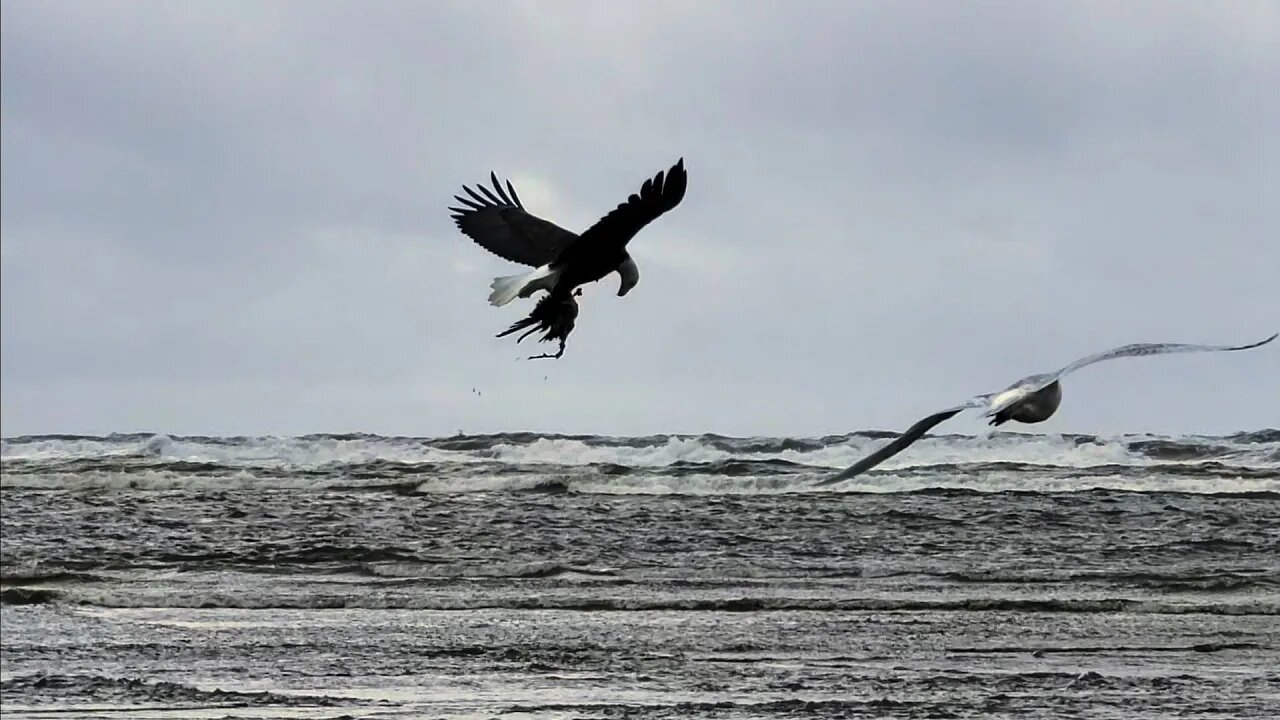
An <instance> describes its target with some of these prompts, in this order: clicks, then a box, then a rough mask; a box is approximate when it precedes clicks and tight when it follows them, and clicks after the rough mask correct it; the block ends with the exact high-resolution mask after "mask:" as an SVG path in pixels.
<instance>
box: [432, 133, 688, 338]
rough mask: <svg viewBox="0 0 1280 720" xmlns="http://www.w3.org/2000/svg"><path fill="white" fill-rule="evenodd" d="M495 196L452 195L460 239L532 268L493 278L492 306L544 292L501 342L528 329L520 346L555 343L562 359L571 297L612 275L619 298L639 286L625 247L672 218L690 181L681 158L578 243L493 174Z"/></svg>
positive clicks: (573, 310)
mask: <svg viewBox="0 0 1280 720" xmlns="http://www.w3.org/2000/svg"><path fill="white" fill-rule="evenodd" d="M489 179H490V181H491V182H492V183H493V189H492V190H490V189H489V188H487V187H485V186H484V185H477V186H476V187H477V188H478V190H479V192H477V191H476V190H473V189H471V188H470V187H468V186H466V185H464V186H463V187H462V189H463V190H464V191H465V192H466V194H467V196H469V197H463V196H461V195H455V196H454V198H455V199H456V200H457V201H458V202H459V203H460V205H461V207H450V208H449V210H450V211H452V213H453V215H452V217H453V220H454V222H456V223H457V225H458V229H459V230H461V231H462V233H463V234H464V235H466V236H467V237H469V238H471V239H472V240H474V241H475V242H476V244H477V245H479V246H480V247H482V248H484V249H486V250H488V251H489V252H491V253H493V254H495V255H497V256H498V257H501V258H504V259H506V260H510V261H512V262H518V263H521V264H524V265H531V266H533V268H534V269H533V270H532V271H530V272H527V273H522V274H518V275H508V276H505V277H499V278H495V279H494V281H493V283H492V284H491V285H490V289H491V290H492V292H491V293H490V294H489V303H490V304H492V305H494V306H499V307H500V306H502V305H506V304H507V303H509V302H511V301H512V300H514V299H516V298H517V297H529V296H531V295H533V294H534V293H536V292H537V291H539V290H543V291H546V293H547V296H546V297H545V298H543V299H542V300H541V301H539V303H538V304H537V306H535V307H534V310H533V312H531V313H530V314H529V316H528V317H526V318H525V319H524V320H521V321H520V322H518V323H516V324H514V325H512V326H511V327H510V328H508V329H507V330H505V331H503V332H502V333H500V334H499V335H498V337H503V336H505V335H508V334H511V333H513V332H515V331H517V330H520V329H523V328H531V329H530V330H529V332H526V333H524V334H523V335H521V336H520V338H518V339H517V342H519V341H520V340H523V339H524V338H525V337H527V336H528V335H529V334H531V333H533V332H539V331H541V332H542V333H543V337H542V338H541V339H540V342H547V341H550V340H559V341H560V351H559V352H557V353H556V354H555V355H539V356H535V357H556V358H558V357H560V356H561V355H562V354H563V353H564V343H565V340H566V339H567V338H568V336H569V333H570V332H572V330H573V326H574V322H575V321H576V319H577V315H578V302H577V300H576V299H575V292H574V291H575V289H577V288H579V287H580V286H582V285H585V284H587V283H591V282H595V281H597V280H600V279H602V278H604V277H605V276H606V275H608V274H609V273H613V272H616V273H618V275H619V276H620V278H621V283H620V285H619V287H618V296H619V297H621V296H623V295H626V294H627V293H628V292H629V291H630V290H631V288H633V287H635V285H636V283H637V282H639V281H640V270H639V268H638V267H637V266H636V262H635V260H633V259H632V258H631V254H630V253H628V252H627V243H628V242H630V241H631V238H633V237H635V235H636V233H638V232H640V230H641V228H643V227H644V226H645V225H648V224H649V223H651V222H653V221H654V220H656V219H657V218H658V217H659V216H661V215H662V214H664V213H666V212H668V211H670V210H671V209H673V208H674V207H675V206H676V205H679V204H680V201H681V200H683V199H684V193H685V188H686V186H687V184H688V175H687V174H686V173H685V169H684V158H680V160H679V161H678V162H676V164H675V165H673V166H672V167H671V168H670V169H669V170H666V171H662V172H659V173H658V174H657V175H655V176H654V177H652V178H650V179H648V180H645V182H644V184H643V185H641V187H640V192H639V193H635V194H632V195H631V196H630V197H629V198H627V200H626V201H625V202H623V203H622V204H620V205H618V207H616V208H615V209H614V210H613V211H611V212H610V213H609V214H607V215H605V216H604V217H602V218H600V219H599V220H597V221H596V223H595V224H594V225H592V226H591V227H589V228H587V229H586V230H585V231H583V233H582V234H581V235H579V234H577V233H574V232H571V231H569V230H566V229H564V228H562V227H560V226H559V225H556V224H555V223H552V222H550V221H548V220H544V219H542V218H540V217H538V216H536V215H533V214H531V213H529V212H528V211H527V210H525V207H524V204H523V203H522V202H521V201H520V197H519V196H518V195H517V194H516V189H515V187H513V186H512V184H511V181H510V180H508V181H507V183H506V187H505V188H504V187H503V184H502V183H501V182H499V181H498V176H497V174H495V173H492V172H491V173H489Z"/></svg>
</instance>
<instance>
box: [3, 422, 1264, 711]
mask: <svg viewBox="0 0 1280 720" xmlns="http://www.w3.org/2000/svg"><path fill="white" fill-rule="evenodd" d="M883 437H885V435H884V434H879V433H865V434H854V435H850V436H840V437H828V438H785V439H780V438H724V437H718V436H680V437H675V436H656V437H646V438H604V437H594V436H581V437H563V436H556V437H548V436H537V435H530V434H519V435H500V436H485V437H475V436H469V437H468V436H460V437H454V438H434V439H432V438H425V439H424V438H384V437H376V436H311V437H304V438H169V437H165V436H150V435H127V436H111V437H105V438H85V437H65V436H63V437H48V436H46V437H24V438H9V439H6V440H4V441H3V448H2V449H0V455H2V456H3V478H2V480H0V499H2V504H0V520H2V521H3V543H2V544H0V585H2V588H0V593H2V596H3V603H4V604H3V612H2V613H0V631H2V633H3V644H2V645H0V659H2V660H3V666H2V668H0V702H2V703H3V705H4V713H5V716H6V717H10V716H12V717H48V713H50V712H54V713H55V714H56V715H59V716H63V717H69V716H74V717H111V718H119V717H124V716H137V715H138V714H139V713H146V715H147V716H149V717H210V718H215V717H216V718H221V717H227V716H234V717H305V718H331V717H340V716H344V715H346V716H352V717H393V718H398V717H447V718H470V717H495V716H496V717H512V718H526V717H527V718H603V717H635V718H650V717H652V718H683V717H713V718H782V717H859V718H860V717H868V718H870V717H921V718H924V717H1008V718H1033V717H1041V718H1058V717H1115V718H1135V717H1150V718H1157V717H1158V718H1164V717H1170V716H1182V715H1192V716H1197V717H1205V718H1215V717H1218V718H1238V717H1270V716H1276V715H1277V714H1280V671H1277V670H1276V669H1275V668H1276V667H1280V431H1275V430H1266V431H1259V432H1253V433H1241V434H1238V435H1234V436H1230V437H1217V438H1203V437H1184V438H1163V437H1151V436H1130V437H1121V438H1093V437H1084V436H1067V437H1062V436H1034V435H1017V434H1004V433H1001V434H997V435H995V436H992V437H989V438H969V437H956V436H942V437H936V438H932V439H928V440H925V441H922V442H921V443H919V444H917V445H916V446H914V447H913V448H912V449H911V451H910V452H908V453H904V454H903V455H900V456H898V457H896V458H894V459H893V460H892V461H890V462H888V463H885V465H883V466H881V467H880V468H877V469H876V471H873V472H871V473H868V474H866V475H864V476H860V477H858V478H855V479H854V480H851V481H849V482H847V483H844V484H841V485H836V486H832V487H829V488H823V489H822V490H821V491H818V490H814V489H812V488H809V487H807V485H808V483H810V482H812V481H813V480H816V479H818V478H821V477H825V476H826V475H827V474H828V473H830V472H831V471H832V470H834V469H836V468H839V467H843V466H845V465H847V464H850V463H851V462H853V461H854V460H855V459H856V458H857V457H859V456H861V454H863V453H864V452H866V451H867V450H868V449H869V448H871V447H873V446H874V445H875V444H876V443H878V442H882V441H883ZM122 713H123V714H122Z"/></svg>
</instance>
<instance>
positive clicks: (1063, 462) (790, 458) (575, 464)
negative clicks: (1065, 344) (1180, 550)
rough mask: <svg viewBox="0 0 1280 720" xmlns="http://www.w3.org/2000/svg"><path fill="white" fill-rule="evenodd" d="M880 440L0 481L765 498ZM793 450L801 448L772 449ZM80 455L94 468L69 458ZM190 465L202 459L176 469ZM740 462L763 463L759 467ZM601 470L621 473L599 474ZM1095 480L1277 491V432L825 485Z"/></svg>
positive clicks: (260, 455) (125, 446) (64, 467)
mask: <svg viewBox="0 0 1280 720" xmlns="http://www.w3.org/2000/svg"><path fill="white" fill-rule="evenodd" d="M885 442H887V440H886V439H882V438H868V437H862V436H853V437H849V438H844V439H836V440H833V441H832V442H830V443H828V444H821V443H818V442H816V441H805V442H790V443H783V442H781V441H769V440H768V439H760V438H753V439H751V440H750V441H746V440H742V441H735V440H732V439H725V438H709V437H691V436H670V437H666V438H661V437H659V438H645V439H633V440H628V439H617V438H613V439H607V440H606V439H600V440H598V441H592V440H583V439H576V438H565V437H541V438H536V439H533V440H532V441H528V439H527V438H513V437H509V436H503V437H495V438H492V439H489V438H451V439H449V440H448V441H440V440H430V439H421V438H387V437H378V436H358V437H328V436H307V437H296V438H295V437H274V436H268V437H254V438H228V439H218V438H214V439H208V438H181V437H178V438H171V437H168V436H165V435H154V436H115V437H107V438H69V439H63V438H17V439H7V440H5V441H4V443H3V447H2V448H0V457H2V459H3V462H4V467H5V473H4V474H3V477H2V478H0V487H6V488H7V487H27V488H82V489H91V488H101V489H156V490H164V489H178V488H188V489H208V490H218V489H238V488H252V487H263V488H267V487H273V488H298V489H307V488H313V489H325V488H332V487H335V486H341V487H351V486H357V485H371V486H385V485H387V484H397V485H401V486H404V487H406V488H407V489H410V490H412V489H413V488H415V487H416V488H417V490H418V491H419V492H426V493H435V492H485V491H512V490H516V491H537V490H553V491H554V490H569V491H574V492H587V493H643V494H654V493H689V494H739V493H748V494H768V493H783V492H804V491H810V490H809V489H808V488H806V487H805V485H806V484H808V483H809V482H811V481H813V480H817V479H819V478H821V477H823V476H825V475H826V474H828V473H830V472H831V471H832V470H833V469H836V468H843V467H847V466H848V465H850V464H852V463H853V462H855V461H857V460H858V459H859V458H861V457H863V456H864V455H866V454H867V453H868V452H870V451H872V450H874V449H875V448H877V447H879V446H880V445H881V444H883V443H885ZM435 445H443V446H444V447H436V446H435ZM796 445H799V446H801V447H804V448H812V449H785V448H788V447H795V446H796ZM449 447H452V448H463V449H446V448H449ZM736 448H741V449H736ZM762 448H763V449H762ZM1153 448H1154V450H1153ZM1170 448H1172V449H1170ZM86 462H87V463H90V465H91V466H84V465H80V466H77V465H76V464H77V463H86ZM191 463H195V464H199V465H200V466H201V467H199V468H192V467H190V466H189V465H187V464H191ZM752 463H761V465H760V466H759V468H758V469H756V468H754V467H753V466H752V465H751V464H752ZM770 463H771V464H770ZM787 463H790V465H788V464H787ZM69 464H70V465H69ZM729 464H733V465H735V466H736V467H729ZM603 466H620V467H621V468H624V469H625V470H623V471H617V472H615V471H612V470H608V469H605V470H603V471H602V470H601V468H602V467H603ZM1201 466H1203V468H1202V467H1201ZM1180 468H1182V469H1181V470H1180ZM357 469H359V472H356V470H357ZM1148 470H1149V472H1147V471H1148ZM557 485H558V486H557ZM1092 487H1107V488H1115V489H1132V490H1146V489H1161V490H1177V491H1182V492H1280V441H1277V440H1274V439H1272V438H1271V435H1265V436H1257V437H1249V438H1244V439H1243V440H1237V439H1232V438H1199V437H1183V438H1166V437H1158V436H1148V435H1130V436H1121V437H1115V438H1098V439H1090V438H1085V439H1077V438H1072V437H1064V436H1057V435H1026V434H1019V433H995V434H992V435H988V436H979V437H962V436H941V437H932V438H926V439H924V440H921V441H920V442H918V443H916V444H914V445H913V446H912V447H911V448H910V449H909V450H908V451H907V452H904V453H902V454H901V455H899V456H897V457H894V458H892V459H891V460H889V461H887V462H885V463H884V464H883V465H881V466H879V467H878V468H876V470H875V471H874V472H872V473H868V474H867V475H864V476H861V477H859V478H855V479H853V480H851V481H848V482H846V483H841V484H838V485H835V486H832V487H831V488H830V490H834V491H850V492H899V491H907V490H916V489H923V488H967V489H973V490H984V491H985V490H989V491H999V490H1078V489H1086V488H1092Z"/></svg>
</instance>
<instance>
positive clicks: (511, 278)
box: [489, 265, 560, 307]
mask: <svg viewBox="0 0 1280 720" xmlns="http://www.w3.org/2000/svg"><path fill="white" fill-rule="evenodd" d="M559 277H560V271H559V270H552V269H551V266H550V265H543V266H542V267H540V268H537V269H536V270H533V271H530V272H527V273H523V274H520V275H505V276H503V277H498V278H494V279H493V282H492V283H490V284H489V287H490V288H492V289H493V292H491V293H489V304H490V305H495V306H497V307H502V306H503V305H506V304H507V303H509V302H511V301H512V300H515V299H516V298H518V297H529V296H530V295H532V294H534V293H535V292H537V291H539V290H547V291H550V290H551V288H552V287H554V286H555V284H556V279H557V278H559Z"/></svg>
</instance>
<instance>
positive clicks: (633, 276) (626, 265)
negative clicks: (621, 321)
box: [618, 255, 640, 297]
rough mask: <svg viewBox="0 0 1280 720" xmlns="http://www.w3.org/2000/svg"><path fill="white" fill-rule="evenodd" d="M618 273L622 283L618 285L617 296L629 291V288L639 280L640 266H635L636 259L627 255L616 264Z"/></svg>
mask: <svg viewBox="0 0 1280 720" xmlns="http://www.w3.org/2000/svg"><path fill="white" fill-rule="evenodd" d="M618 274H619V275H621V276H622V284H621V285H620V286H618V297H622V296H623V295H626V294H627V293H628V292H630V291H631V288H633V287H635V286H636V283H638V282H640V268H639V267H637V266H636V261H635V260H632V259H631V256H630V255H628V256H627V259H626V260H623V261H622V264H621V265H619V266H618Z"/></svg>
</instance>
